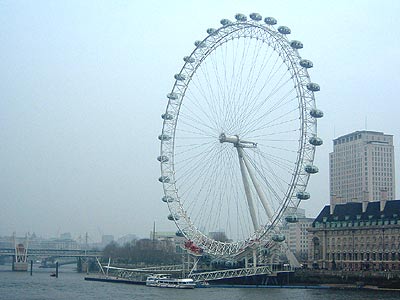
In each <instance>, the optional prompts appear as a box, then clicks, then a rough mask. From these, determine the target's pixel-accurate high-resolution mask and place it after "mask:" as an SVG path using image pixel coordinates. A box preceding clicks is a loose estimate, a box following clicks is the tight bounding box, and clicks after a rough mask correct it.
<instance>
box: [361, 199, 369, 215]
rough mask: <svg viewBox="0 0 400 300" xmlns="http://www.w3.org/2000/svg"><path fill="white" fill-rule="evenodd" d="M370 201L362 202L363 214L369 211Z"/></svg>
mask: <svg viewBox="0 0 400 300" xmlns="http://www.w3.org/2000/svg"><path fill="white" fill-rule="evenodd" d="M367 206H368V200H366V199H364V200H363V201H362V212H363V213H365V212H366V211H367Z"/></svg>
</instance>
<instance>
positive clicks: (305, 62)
mask: <svg viewBox="0 0 400 300" xmlns="http://www.w3.org/2000/svg"><path fill="white" fill-rule="evenodd" d="M300 66H302V67H303V68H306V69H309V68H312V67H313V63H312V61H311V60H308V59H302V60H300Z"/></svg>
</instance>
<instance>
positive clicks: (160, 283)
mask: <svg viewBox="0 0 400 300" xmlns="http://www.w3.org/2000/svg"><path fill="white" fill-rule="evenodd" d="M146 285H147V286H153V287H161V288H176V289H194V288H195V286H196V284H195V283H194V281H193V279H191V278H183V279H178V278H171V276H170V275H167V274H156V275H151V276H149V277H147V279H146Z"/></svg>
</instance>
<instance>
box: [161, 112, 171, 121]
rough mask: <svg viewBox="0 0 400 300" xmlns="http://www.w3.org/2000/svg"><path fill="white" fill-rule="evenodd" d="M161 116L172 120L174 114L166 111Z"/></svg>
mask: <svg viewBox="0 0 400 300" xmlns="http://www.w3.org/2000/svg"><path fill="white" fill-rule="evenodd" d="M161 118H163V119H164V120H172V119H173V118H174V116H173V115H171V114H169V113H165V114H162V115H161Z"/></svg>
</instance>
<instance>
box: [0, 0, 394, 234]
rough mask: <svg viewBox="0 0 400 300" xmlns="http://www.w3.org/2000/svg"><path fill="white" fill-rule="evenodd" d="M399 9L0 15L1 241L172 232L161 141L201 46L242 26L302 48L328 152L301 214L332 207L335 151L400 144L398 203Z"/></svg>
mask: <svg viewBox="0 0 400 300" xmlns="http://www.w3.org/2000/svg"><path fill="white" fill-rule="evenodd" d="M399 11H400V1H397V0H393V1H389V0H377V1H367V0H364V1H350V0H343V1H342V0H336V1H323V0H315V1H306V0H303V1H298V0H296V1H266V0H262V1H244V0H243V1H233V0H226V1H216V0H201V1H188V0H186V1H184V0H182V1H161V0H160V1H151V0H146V1H141V2H139V1H117V0H115V1H11V0H10V1H3V0H1V1H0V171H1V172H0V204H1V206H0V235H11V234H12V233H13V232H14V231H16V232H17V235H19V236H21V235H24V234H25V233H27V232H30V233H32V232H35V233H36V234H37V235H41V236H43V237H51V236H57V235H59V234H60V233H63V232H71V234H72V236H73V237H78V236H79V235H82V236H84V235H85V232H88V234H89V237H91V240H92V241H95V240H98V239H99V238H100V236H101V235H102V234H113V235H114V236H115V237H116V238H118V237H120V236H122V235H124V234H128V233H136V234H137V235H139V236H141V237H145V236H148V233H149V232H150V231H151V230H152V227H153V221H155V222H156V224H157V229H158V230H163V231H172V230H175V227H174V225H173V224H172V223H171V222H170V221H168V220H167V219H166V216H167V214H168V209H167V207H166V206H165V204H164V203H163V202H161V200H160V199H161V196H162V187H161V185H160V183H159V182H158V181H157V178H158V177H159V176H160V174H159V173H160V168H159V163H158V162H157V160H156V157H157V156H158V155H159V141H158V139H157V136H158V134H159V133H160V131H161V127H162V122H161V118H160V115H161V114H162V113H163V111H164V110H165V106H166V104H167V101H166V96H165V95H166V94H167V93H168V92H169V91H170V90H171V88H172V85H173V83H174V79H173V75H174V74H175V73H177V72H178V71H179V70H180V68H181V67H182V64H183V61H182V57H183V56H185V55H188V54H190V52H191V51H192V50H193V48H194V45H193V42H194V41H195V40H199V39H203V38H205V37H206V29H207V28H209V27H217V28H218V27H219V26H220V23H219V21H220V20H221V19H222V18H230V19H234V15H235V14H236V13H238V12H241V13H244V14H249V13H251V12H258V13H260V14H261V15H262V16H263V17H266V16H273V17H275V18H276V19H277V20H278V24H279V25H286V26H289V27H290V28H291V29H292V35H291V38H293V39H298V40H300V41H302V42H303V44H304V49H302V50H301V51H300V55H301V56H302V57H303V58H307V59H310V60H312V61H313V62H314V68H313V69H311V70H310V75H311V78H312V81H314V82H317V83H319V84H320V86H321V92H319V93H318V94H317V97H316V101H317V106H318V107H319V108H320V109H322V110H323V111H324V112H325V117H324V118H323V119H322V120H321V121H320V122H319V123H318V131H319V136H321V137H322V138H323V139H324V141H325V143H324V145H323V146H321V147H320V148H318V150H319V151H318V152H317V156H316V161H315V164H316V165H318V167H319V168H320V173H319V174H318V175H315V176H313V177H312V178H311V181H310V184H309V188H308V190H309V192H310V193H311V195H312V198H311V199H310V200H309V201H308V202H307V203H305V204H304V205H303V206H302V207H303V208H305V209H306V211H307V215H308V216H310V217H315V216H316V215H317V214H318V213H319V211H320V210H321V209H322V208H323V206H324V205H326V204H328V203H329V177H328V154H329V152H331V151H332V139H333V138H334V137H338V136H340V135H343V134H346V133H350V132H352V131H355V130H363V129H368V130H374V131H383V132H385V133H388V134H393V135H394V140H395V156H396V158H397V162H396V173H397V180H396V182H397V198H399V192H400V185H399V179H400V170H399V163H398V162H399V161H400V126H399V122H398V118H399V113H400V110H399V108H400V105H399V101H400V97H399V93H400V92H399V88H400V71H399V70H400V19H399V18H398V12H399Z"/></svg>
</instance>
